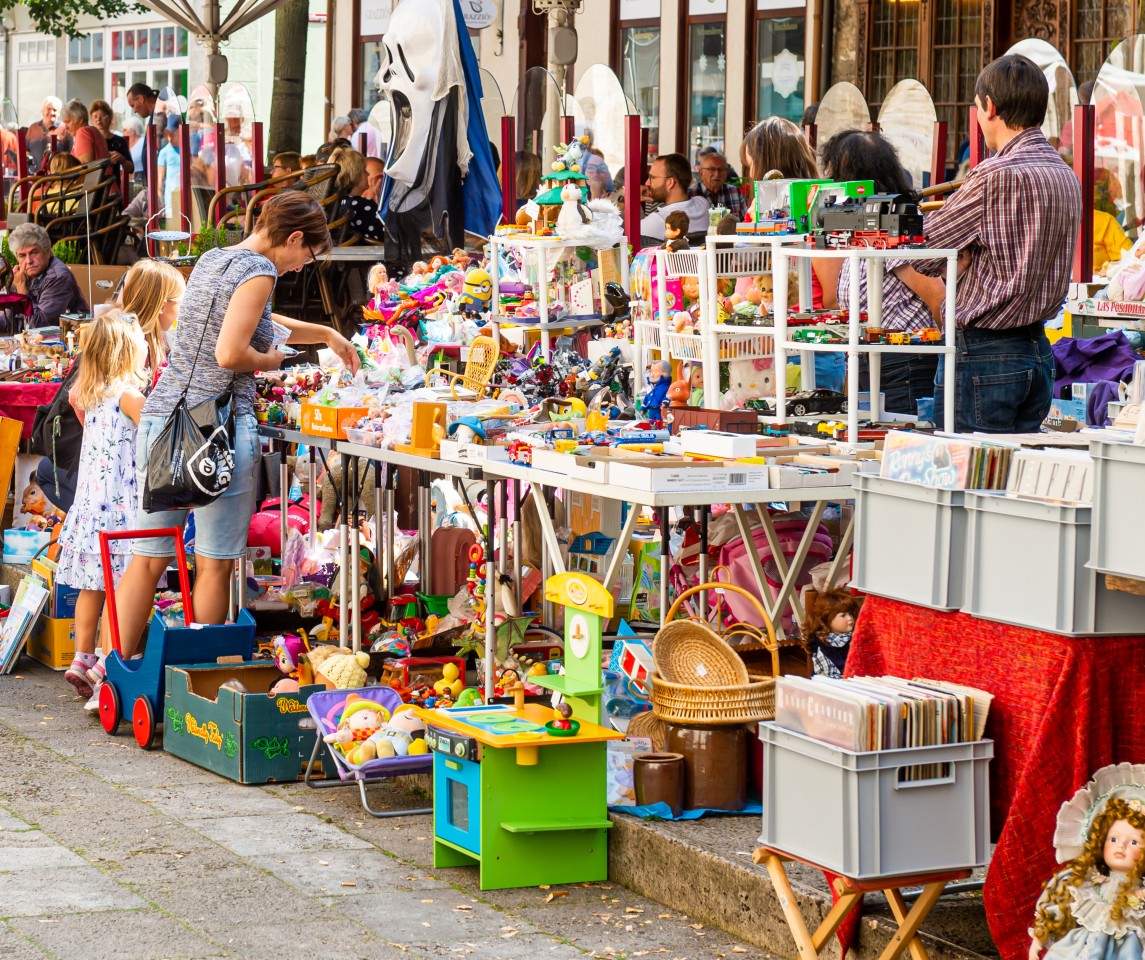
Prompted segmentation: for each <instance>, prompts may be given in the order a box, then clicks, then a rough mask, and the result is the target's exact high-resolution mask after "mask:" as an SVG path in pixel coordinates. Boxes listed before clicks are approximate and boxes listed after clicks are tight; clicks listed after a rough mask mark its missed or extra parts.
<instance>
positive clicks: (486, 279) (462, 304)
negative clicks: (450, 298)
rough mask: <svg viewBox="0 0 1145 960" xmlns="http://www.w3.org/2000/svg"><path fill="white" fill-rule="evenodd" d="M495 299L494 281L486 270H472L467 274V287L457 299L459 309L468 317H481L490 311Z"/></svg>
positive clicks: (465, 286)
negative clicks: (490, 305)
mask: <svg viewBox="0 0 1145 960" xmlns="http://www.w3.org/2000/svg"><path fill="white" fill-rule="evenodd" d="M492 297H493V279H492V278H491V277H490V276H489V274H488V273H487V272H486V271H484V270H470V271H469V272H468V273H467V274H465V285H464V287H463V288H462V290H461V296H459V297H458V298H457V306H458V309H459V310H461V312H462V313H464V314H465V315H466V316H479V315H480V314H481V313H482V312H484V311H486V310H488V309H489V301H490V300H491V299H492Z"/></svg>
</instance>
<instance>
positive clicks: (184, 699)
mask: <svg viewBox="0 0 1145 960" xmlns="http://www.w3.org/2000/svg"><path fill="white" fill-rule="evenodd" d="M281 676H282V674H281V673H279V671H278V668H277V667H275V666H274V665H273V664H268V663H266V662H265V661H259V662H254V663H252V662H243V663H221V664H215V663H212V664H206V665H203V666H181V667H167V678H166V679H167V683H166V694H165V697H164V704H163V706H164V709H163V749H164V750H166V751H167V752H168V753H171V754H174V755H175V756H176V757H181V758H182V759H184V760H188V761H190V762H191V763H193V764H195V765H196V766H200V767H205V768H206V769H207V770H211V771H213V772H214V773H217V774H219V775H220V776H224V777H227V778H229V779H231V780H236V781H238V782H239V783H271V782H282V781H291V780H300V779H301V778H302V773H303V770H304V768H305V766H306V761H307V760H308V759H309V758H310V752H311V750H313V748H314V731H313V730H309V729H308V730H302V729H300V728H299V726H298V721H299V720H302V719H304V718H306V717H307V716H308V714H307V712H306V698H307V697H309V696H310V695H311V694H312V693H317V692H318V691H320V690H324V689H326V688H325V687H323V686H322V685H320V684H314V685H310V686H305V687H303V688H302V689H301V690H299V691H298V692H297V693H284V694H280V695H279V696H277V697H269V696H267V691H268V690H269V689H270V687H271V684H273V683H274V682H275V681H276V680H278V679H279V678H281ZM231 679H237V680H239V681H240V682H241V683H242V685H243V686H244V687H245V688H246V689H247V690H248V691H250V692H248V693H240V692H238V691H235V690H230V689H227V688H221V687H222V684H223V683H224V682H226V681H227V680H231ZM322 751H323V752H322V753H320V754H319V759H320V760H321V761H323V767H324V769H325V770H326V771H330V772H332V771H333V768H334V767H333V762H332V761H331V760H330V759H329V755H328V754H326V752H325V751H326V747H325V746H323V748H322Z"/></svg>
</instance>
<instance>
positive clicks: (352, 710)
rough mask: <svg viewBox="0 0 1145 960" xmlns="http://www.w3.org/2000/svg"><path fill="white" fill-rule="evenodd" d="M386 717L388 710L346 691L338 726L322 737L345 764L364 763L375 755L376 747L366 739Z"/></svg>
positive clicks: (383, 723) (368, 738) (388, 714)
mask: <svg viewBox="0 0 1145 960" xmlns="http://www.w3.org/2000/svg"><path fill="white" fill-rule="evenodd" d="M390 719H391V718H390V712H389V710H387V709H386V708H385V707H383V706H382V705H381V704H380V703H378V702H377V701H374V700H367V699H366V698H365V697H360V696H358V694H356V693H351V694H347V696H346V704H345V706H344V707H343V708H342V716H341V718H340V719H339V720H338V729H337V730H335V731H334V732H333V733H328V734H326V736H324V737H323V738H322V739H323V740H324V741H325V742H326V743H328V744H330V745H331V746H332V747H334V748H335V749H336V750H339V751H341V753H342V756H344V757H345V758H346V761H347V762H348V763H353V764H360V763H365V762H366V761H367V760H373V759H374V757H376V756H377V746H376V744H373V743H370V738H371V737H372V736H374V734H376V733H378V732H379V731H380V730H382V728H383V727H384V726H385V724H386V723H387V722H388V721H389V720H390ZM367 744H369V746H367Z"/></svg>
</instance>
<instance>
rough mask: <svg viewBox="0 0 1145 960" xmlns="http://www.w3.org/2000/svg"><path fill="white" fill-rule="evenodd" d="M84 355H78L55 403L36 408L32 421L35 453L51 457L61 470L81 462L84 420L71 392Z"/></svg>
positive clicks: (33, 450) (56, 467)
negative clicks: (77, 414) (70, 396)
mask: <svg viewBox="0 0 1145 960" xmlns="http://www.w3.org/2000/svg"><path fill="white" fill-rule="evenodd" d="M80 359H81V358H80V357H79V356H77V357H76V358H75V362H73V363H72V366H71V369H70V370H68V372H67V376H65V377H64V379H63V382H62V383H61V384H60V388H59V390H57V391H56V395H55V397H54V398H53V400H52V402H51V403H46V404H41V405H40V406H38V407H36V419H35V420H34V421H33V422H32V444H31V446H32V453H38V454H39V455H40V456H42V457H49V458H51V461H52V465H53V466H54V467H55V469H56V470H57V471H61V470H62V471H69V470H71V469H72V468H73V467H74V466H75V465H76V464H77V463H78V462H79V457H80V446H81V445H82V443H83V421H82V420H80V418H79V417H77V416H76V412H75V410H73V409H72V405H71V404H70V403H68V391H69V390H71V388H72V384H73V383H75V379H76V377H77V376H78V374H79V369H80Z"/></svg>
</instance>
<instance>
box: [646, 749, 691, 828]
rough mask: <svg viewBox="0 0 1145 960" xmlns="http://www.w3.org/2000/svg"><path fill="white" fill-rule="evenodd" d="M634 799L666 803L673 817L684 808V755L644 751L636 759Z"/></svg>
mask: <svg viewBox="0 0 1145 960" xmlns="http://www.w3.org/2000/svg"><path fill="white" fill-rule="evenodd" d="M634 773H635V780H636V802H637V803H638V804H640V806H642V807H643V806H647V805H648V804H650V803H666V804H668V806H669V807H671V808H672V816H674V817H678V816H679V815H680V814H681V812H683V809H684V779H685V776H684V758H683V757H682V756H681V755H680V754H678V753H645V754H641V755H640V756H638V757H637V758H636V766H635V770H634Z"/></svg>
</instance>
